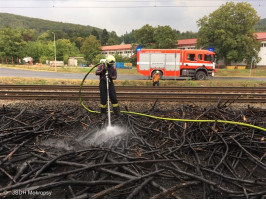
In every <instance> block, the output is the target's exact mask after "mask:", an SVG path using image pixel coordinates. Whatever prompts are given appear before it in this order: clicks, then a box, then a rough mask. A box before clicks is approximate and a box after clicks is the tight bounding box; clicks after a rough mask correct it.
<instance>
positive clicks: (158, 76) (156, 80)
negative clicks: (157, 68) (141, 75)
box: [152, 74, 160, 82]
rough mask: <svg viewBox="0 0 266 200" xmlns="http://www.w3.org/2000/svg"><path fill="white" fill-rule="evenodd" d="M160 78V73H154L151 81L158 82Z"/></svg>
mask: <svg viewBox="0 0 266 200" xmlns="http://www.w3.org/2000/svg"><path fill="white" fill-rule="evenodd" d="M159 80H160V75H159V74H154V76H153V78H152V81H153V82H158V81H159Z"/></svg>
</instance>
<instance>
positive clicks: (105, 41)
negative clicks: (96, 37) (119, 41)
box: [101, 29, 109, 46]
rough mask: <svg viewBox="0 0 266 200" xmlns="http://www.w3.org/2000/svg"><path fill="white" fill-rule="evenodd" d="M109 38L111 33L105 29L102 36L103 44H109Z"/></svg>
mask: <svg viewBox="0 0 266 200" xmlns="http://www.w3.org/2000/svg"><path fill="white" fill-rule="evenodd" d="M108 39H109V33H108V32H107V30H106V29H103V33H102V37H101V44H102V46H104V45H106V44H107V41H108Z"/></svg>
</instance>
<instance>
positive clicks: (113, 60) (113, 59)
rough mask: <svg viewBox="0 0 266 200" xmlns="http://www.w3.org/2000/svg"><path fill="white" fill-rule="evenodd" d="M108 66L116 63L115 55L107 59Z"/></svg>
mask: <svg viewBox="0 0 266 200" xmlns="http://www.w3.org/2000/svg"><path fill="white" fill-rule="evenodd" d="M106 62H107V64H114V63H115V57H114V56H113V55H109V56H107V58H106Z"/></svg>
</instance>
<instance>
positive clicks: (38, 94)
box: [0, 90, 266, 103]
mask: <svg viewBox="0 0 266 200" xmlns="http://www.w3.org/2000/svg"><path fill="white" fill-rule="evenodd" d="M99 97H100V95H99V91H84V92H83V93H82V99H83V100H99ZM117 98H118V99H119V101H154V100H156V99H158V100H159V101H167V102H168V101H170V102H171V101H173V102H175V101H190V102H191V101H199V102H214V101H218V100H219V99H220V100H225V101H231V100H232V101H234V102H239V103H241V102H243V103H266V93H236V94H235V93H176V92H159V93H158V92H129V91H128V92H120V91H118V92H117ZM0 99H9V100H78V92H77V91H14V90H11V91H0Z"/></svg>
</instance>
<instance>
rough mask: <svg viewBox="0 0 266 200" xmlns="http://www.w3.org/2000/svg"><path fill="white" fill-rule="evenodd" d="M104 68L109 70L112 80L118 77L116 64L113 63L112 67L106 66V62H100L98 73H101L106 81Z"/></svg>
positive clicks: (101, 78) (101, 77)
mask: <svg viewBox="0 0 266 200" xmlns="http://www.w3.org/2000/svg"><path fill="white" fill-rule="evenodd" d="M104 68H105V69H106V70H108V76H109V80H110V81H113V79H116V78H117V71H116V67H115V65H112V66H111V67H105V64H100V65H99V66H98V68H97V70H96V75H99V78H100V80H104V81H106V76H105V70H104Z"/></svg>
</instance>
